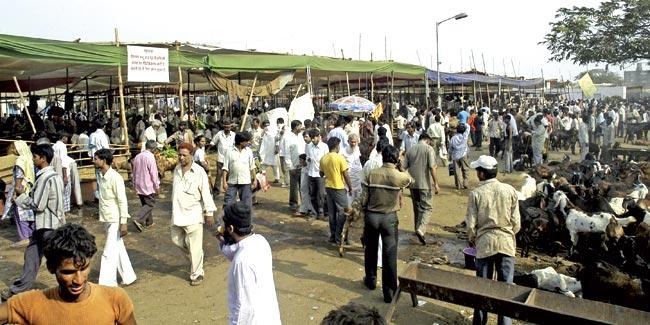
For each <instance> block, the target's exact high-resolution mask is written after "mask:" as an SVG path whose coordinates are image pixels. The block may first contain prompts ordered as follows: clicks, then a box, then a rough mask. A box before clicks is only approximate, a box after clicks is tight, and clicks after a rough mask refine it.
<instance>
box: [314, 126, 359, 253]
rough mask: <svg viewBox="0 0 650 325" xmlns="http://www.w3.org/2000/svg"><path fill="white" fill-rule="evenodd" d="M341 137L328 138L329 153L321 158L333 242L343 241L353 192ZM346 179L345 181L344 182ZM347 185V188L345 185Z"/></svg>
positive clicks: (321, 170)
mask: <svg viewBox="0 0 650 325" xmlns="http://www.w3.org/2000/svg"><path fill="white" fill-rule="evenodd" d="M340 145H341V139H339V138H337V137H331V138H329V139H327V147H328V149H329V153H327V154H325V155H324V156H323V158H321V160H320V174H321V176H325V192H326V193H327V214H328V217H329V223H330V239H329V241H330V242H331V243H336V244H340V243H341V232H342V231H343V225H344V224H345V219H346V214H345V209H347V208H348V207H349V206H350V204H349V202H348V193H351V188H352V186H351V185H350V184H351V183H350V176H348V163H347V161H346V160H345V157H343V155H341V154H339V148H340ZM344 181H345V183H343V182H344ZM346 185H347V189H346V188H345V186H346Z"/></svg>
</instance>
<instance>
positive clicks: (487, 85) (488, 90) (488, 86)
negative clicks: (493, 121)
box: [481, 53, 492, 107]
mask: <svg viewBox="0 0 650 325" xmlns="http://www.w3.org/2000/svg"><path fill="white" fill-rule="evenodd" d="M481 60H482V61H483V72H485V75H486V76H487V75H488V73H487V69H486V68H485V56H483V53H481ZM485 89H486V92H487V98H488V107H489V106H492V105H491V104H490V101H491V99H490V84H489V83H486V84H485Z"/></svg>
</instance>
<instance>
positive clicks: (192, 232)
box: [171, 223, 205, 280]
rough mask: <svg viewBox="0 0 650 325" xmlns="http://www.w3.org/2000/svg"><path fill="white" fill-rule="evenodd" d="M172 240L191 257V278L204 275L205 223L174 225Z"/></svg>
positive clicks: (194, 278)
mask: <svg viewBox="0 0 650 325" xmlns="http://www.w3.org/2000/svg"><path fill="white" fill-rule="evenodd" d="M171 231H172V242H173V243H174V245H176V246H178V247H179V248H180V249H181V250H182V251H183V252H184V253H185V254H188V255H189V258H190V265H191V266H190V280H196V278H198V277H199V276H204V275H205V272H204V271H203V224H200V223H197V224H195V225H189V226H176V225H172V229H171Z"/></svg>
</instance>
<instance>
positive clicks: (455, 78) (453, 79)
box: [427, 70, 544, 88]
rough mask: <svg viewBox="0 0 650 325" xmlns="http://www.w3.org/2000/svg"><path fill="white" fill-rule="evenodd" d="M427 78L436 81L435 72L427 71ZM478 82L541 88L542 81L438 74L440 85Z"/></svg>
mask: <svg viewBox="0 0 650 325" xmlns="http://www.w3.org/2000/svg"><path fill="white" fill-rule="evenodd" d="M427 77H428V78H429V80H433V81H437V80H438V73H437V72H436V71H435V70H427ZM474 81H476V82H479V83H484V84H493V85H498V84H499V82H500V83H501V85H502V86H513V87H523V88H529V87H542V86H543V84H544V80H543V79H542V78H537V79H529V80H518V79H512V78H506V77H502V76H486V75H482V74H477V73H449V72H442V71H441V72H440V84H442V85H460V84H468V83H472V82H474Z"/></svg>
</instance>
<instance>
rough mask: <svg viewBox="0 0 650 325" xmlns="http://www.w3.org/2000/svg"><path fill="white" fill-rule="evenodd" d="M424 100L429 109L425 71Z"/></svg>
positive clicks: (427, 83)
mask: <svg viewBox="0 0 650 325" xmlns="http://www.w3.org/2000/svg"><path fill="white" fill-rule="evenodd" d="M424 102H425V104H426V106H427V109H429V78H428V77H427V74H426V73H424Z"/></svg>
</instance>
